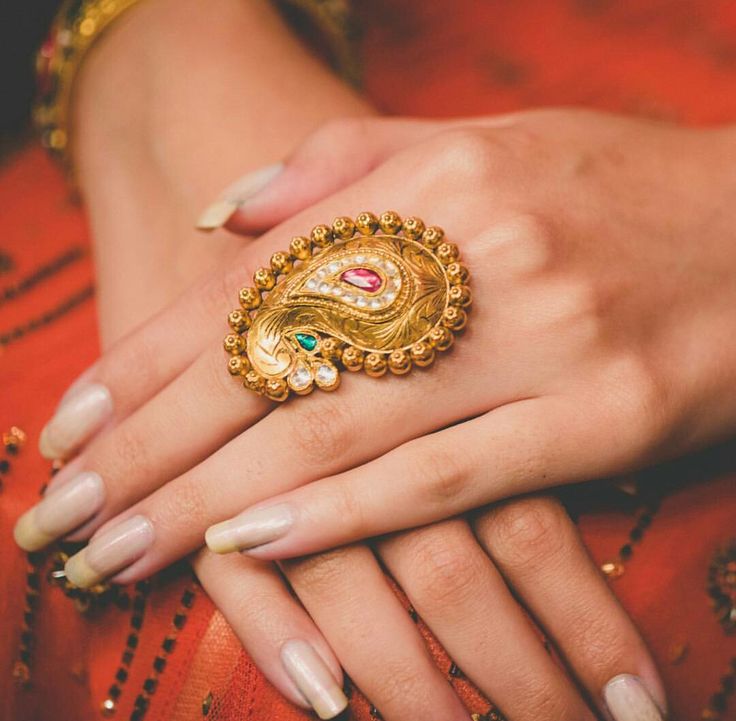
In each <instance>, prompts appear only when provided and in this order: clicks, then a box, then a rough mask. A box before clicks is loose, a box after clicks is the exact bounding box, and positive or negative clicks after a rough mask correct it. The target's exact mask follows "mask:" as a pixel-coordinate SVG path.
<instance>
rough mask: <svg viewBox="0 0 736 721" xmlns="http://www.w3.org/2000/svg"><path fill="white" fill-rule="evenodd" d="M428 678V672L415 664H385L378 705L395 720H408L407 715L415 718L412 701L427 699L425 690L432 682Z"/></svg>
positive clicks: (377, 699)
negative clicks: (429, 682)
mask: <svg viewBox="0 0 736 721" xmlns="http://www.w3.org/2000/svg"><path fill="white" fill-rule="evenodd" d="M426 676H427V674H426V671H425V670H424V669H422V668H418V667H416V666H414V664H406V663H397V662H395V661H394V662H392V661H389V662H387V663H385V664H384V666H383V667H382V668H381V686H380V692H379V693H380V698H379V697H378V696H377V697H376V705H377V706H378V707H379V708H380V709H381V711H382V712H383V713H385V714H387V715H389V716H390V717H391V716H393V718H407V713H409V715H410V716H413V714H412V713H411V711H412V710H413V707H414V704H412V703H411V700H412V699H418V698H423V697H425V692H424V690H423V689H425V688H426V686H427V683H428V681H430V679H428V678H427V677H426ZM392 712H393V714H392Z"/></svg>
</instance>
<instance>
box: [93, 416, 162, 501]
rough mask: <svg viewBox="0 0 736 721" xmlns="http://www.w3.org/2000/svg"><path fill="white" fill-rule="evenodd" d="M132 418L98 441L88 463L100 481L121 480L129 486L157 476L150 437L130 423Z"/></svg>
mask: <svg viewBox="0 0 736 721" xmlns="http://www.w3.org/2000/svg"><path fill="white" fill-rule="evenodd" d="M134 419H135V416H133V417H131V418H130V419H128V420H127V421H123V423H121V424H120V425H119V426H118V427H117V428H115V430H114V431H113V432H112V433H111V434H110V435H109V436H107V437H105V438H104V440H103V441H102V444H101V446H100V447H99V449H98V450H97V451H96V452H95V454H94V458H93V459H92V460H91V463H92V464H93V465H94V467H95V468H97V469H98V470H99V472H100V473H101V474H102V477H103V478H106V479H108V480H111V479H114V478H125V479H126V485H127V486H130V485H131V484H135V483H136V482H137V481H140V480H142V479H147V478H149V477H150V476H151V475H153V474H155V475H158V473H157V472H156V467H155V466H156V464H155V463H154V460H153V458H152V452H151V445H150V436H149V435H147V434H145V433H142V432H141V431H140V430H139V429H138V428H137V427H136V424H135V423H134Z"/></svg>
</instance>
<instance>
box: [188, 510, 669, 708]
mask: <svg viewBox="0 0 736 721" xmlns="http://www.w3.org/2000/svg"><path fill="white" fill-rule="evenodd" d="M472 526H473V527H471V526H470V525H469V524H468V523H466V522H465V521H462V520H453V521H445V522H443V523H440V524H435V525H432V526H428V527H426V528H422V529H419V530H413V531H408V532H405V533H402V534H398V535H396V536H393V537H390V538H386V539H383V540H381V541H380V542H379V543H377V544H376V545H375V548H374V549H373V550H374V552H375V553H376V555H377V556H378V558H379V559H380V560H381V562H382V563H383V564H384V566H385V567H386V568H387V569H388V571H389V572H390V573H391V575H392V576H393V578H394V579H395V580H396V581H397V583H398V584H399V585H400V586H401V588H402V589H403V590H404V592H405V593H406V595H407V596H408V598H409V601H410V602H411V604H412V606H413V608H414V609H415V610H416V611H417V612H418V614H419V616H420V617H421V618H422V620H423V621H424V623H425V624H426V625H427V626H428V627H429V629H430V630H431V631H432V632H433V633H434V635H435V637H436V638H437V639H438V640H439V641H440V642H441V644H442V645H443V646H444V648H445V649H446V650H447V651H448V653H449V654H450V656H451V657H452V659H453V660H454V661H455V662H456V663H457V664H458V665H459V667H460V668H461V669H462V671H463V673H464V674H465V675H466V676H467V677H468V678H469V679H470V680H471V681H472V682H473V683H474V684H475V685H476V687H477V688H479V689H480V690H481V691H482V692H483V693H484V694H485V695H486V696H487V697H488V698H489V699H491V701H492V702H493V704H494V705H495V706H496V707H498V708H499V709H500V710H501V711H502V713H503V715H504V718H506V719H508V721H537V720H538V719H542V718H543V719H547V720H549V721H557V720H559V721H571V720H572V719H576V720H578V719H579V720H580V721H582V720H583V719H585V720H586V721H588V720H589V721H593V719H594V718H595V717H596V712H603V713H605V711H606V710H608V712H609V714H610V715H611V717H612V718H614V719H616V721H634V719H644V718H646V719H651V720H652V721H655V720H656V719H661V718H663V714H664V712H663V711H660V709H664V708H665V700H664V694H663V691H662V688H661V685H660V682H659V680H658V676H657V673H656V670H655V668H654V665H653V663H652V660H651V658H650V656H649V654H648V652H647V650H646V647H645V646H644V643H643V642H642V640H641V638H640V637H639V635H638V633H637V632H636V630H635V629H634V627H633V626H632V624H631V621H630V620H629V619H628V617H627V616H626V614H625V612H624V611H623V610H622V609H621V607H620V606H619V605H618V603H617V602H616V600H615V599H614V597H613V595H612V593H611V591H610V589H609V587H608V585H607V583H606V581H605V580H604V578H603V576H602V574H601V573H600V572H599V570H598V569H597V568H596V566H595V565H594V564H593V563H592V561H591V560H590V558H589V557H588V555H587V553H586V551H585V549H584V548H583V546H582V544H581V542H580V539H579V536H578V534H577V530H576V529H575V526H574V525H573V523H572V522H571V521H570V519H569V518H568V516H567V514H566V513H565V511H564V509H563V508H562V507H561V506H560V504H559V503H557V502H556V501H554V500H552V499H549V498H531V497H530V498H525V499H521V500H512V501H509V502H507V503H504V504H499V505H498V506H496V507H495V508H494V509H493V510H491V511H489V512H485V513H484V514H482V516H481V517H480V518H478V519H477V521H475V522H474V523H473V524H472ZM194 566H195V570H196V572H197V575H198V577H199V578H200V580H201V581H202V583H203V585H204V586H205V588H206V589H207V590H208V593H209V594H210V596H211V597H212V599H213V600H214V601H215V603H216V604H217V606H218V607H219V609H220V610H221V611H222V612H223V613H224V615H225V617H226V618H227V620H228V621H229V622H230V624H231V625H232V627H233V629H234V630H235V633H236V634H237V635H238V637H239V639H240V640H241V641H242V643H243V645H244V647H245V648H246V650H247V651H248V653H249V654H250V655H251V657H252V658H253V660H254V661H255V662H256V664H257V665H258V666H259V667H260V668H261V669H262V670H263V672H264V673H265V674H266V676H268V678H269V679H270V680H271V681H272V683H274V685H275V686H276V687H277V688H278V689H279V690H281V691H282V692H283V693H284V694H285V695H286V696H287V698H289V699H291V700H292V701H293V702H294V703H297V704H299V705H306V703H308V704H310V705H311V706H312V707H313V708H314V709H315V710H316V711H317V712H318V713H319V715H320V716H321V717H322V718H330V717H332V716H334V715H335V714H336V713H338V712H339V711H340V710H342V708H343V707H344V705H345V704H346V703H347V701H346V699H345V696H344V694H343V692H342V691H341V686H342V684H343V679H342V672H341V669H340V663H342V666H343V667H344V668H345V669H346V671H347V672H348V673H349V675H350V677H351V679H352V680H353V681H354V682H355V683H356V684H357V686H358V687H359V688H360V689H361V690H362V691H363V692H364V693H365V695H366V696H367V697H368V698H369V700H370V701H371V703H372V704H373V705H375V706H376V707H377V708H378V709H379V710H380V712H381V714H382V716H383V718H384V719H386V720H387V721H401V720H403V719H407V718H421V719H424V720H426V721H434V720H437V721H440V720H444V721H447V720H449V719H452V720H455V719H457V720H458V721H459V720H460V719H465V721H468V718H469V716H468V712H467V711H466V710H465V709H464V707H463V705H462V704H461V703H460V701H459V700H458V698H457V696H456V695H455V693H454V691H453V688H452V686H451V685H450V684H448V683H447V681H448V680H449V678H450V677H449V667H448V669H439V670H438V669H437V667H436V666H435V664H434V663H433V662H432V660H431V659H430V657H429V655H428V654H427V651H426V648H425V645H424V643H423V641H422V638H421V636H420V633H419V631H418V629H417V628H416V627H415V624H414V623H413V622H412V620H411V618H410V616H409V614H408V613H407V612H406V610H405V608H404V607H403V606H402V604H401V603H400V602H399V600H398V598H397V596H396V594H395V593H394V592H393V590H392V589H391V587H390V586H389V583H388V582H387V580H386V578H385V576H384V573H383V570H382V569H381V567H380V566H379V564H378V562H377V560H376V558H375V557H374V555H373V554H372V553H371V550H370V549H369V548H367V547H366V546H364V545H352V546H346V547H343V548H341V549H338V550H335V551H330V552H328V553H325V554H320V555H317V556H311V557H308V558H304V559H298V560H293V561H288V562H286V563H284V564H282V567H281V570H282V572H283V574H284V575H285V576H286V578H287V579H288V581H289V583H290V584H291V586H292V588H293V589H294V591H296V593H297V595H298V597H299V599H300V601H301V602H302V603H303V604H304V608H306V612H305V610H304V608H303V607H302V606H301V605H300V604H299V602H297V601H296V600H295V599H294V598H293V596H292V595H291V594H290V593H289V591H288V590H287V588H286V587H285V586H284V583H283V580H282V578H281V576H280V574H279V573H278V571H277V570H276V569H275V567H273V566H272V565H271V564H267V563H263V562H261V561H258V560H256V559H251V558H248V557H247V556H243V555H241V554H229V555H225V556H218V555H215V554H213V553H211V552H208V551H206V550H205V551H202V552H201V553H199V554H198V555H197V557H196V559H195V562H194ZM520 604H522V605H520ZM307 614H309V615H307ZM527 614H531V616H532V617H533V618H534V619H535V621H536V622H537V624H538V625H539V627H541V628H542V629H543V630H544V633H545V634H546V636H547V637H548V639H549V640H550V642H551V643H552V644H553V645H554V648H555V652H556V654H557V655H559V656H560V657H561V658H562V659H564V662H565V665H566V668H567V669H568V673H569V675H568V673H565V671H563V667H562V665H560V664H559V663H558V662H557V661H555V659H554V657H553V656H552V655H550V652H549V650H548V649H546V648H545V647H544V646H543V644H542V642H541V639H540V637H539V633H538V631H537V630H535V629H534V628H533V626H532V624H531V623H530V622H529V616H528V615H527ZM315 624H316V625H315ZM317 627H318V628H317ZM323 634H324V635H323ZM333 650H334V655H333ZM335 655H336V656H337V658H336V657H335ZM337 659H339V661H340V662H338V660H337ZM586 699H587V700H588V701H589V702H590V703H591V706H590V707H589V706H588V703H587V702H586ZM653 699H656V702H655V701H654V700H653ZM305 702H306V703H305Z"/></svg>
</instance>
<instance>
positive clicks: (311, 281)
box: [307, 278, 317, 290]
mask: <svg viewBox="0 0 736 721" xmlns="http://www.w3.org/2000/svg"><path fill="white" fill-rule="evenodd" d="M307 288H309V290H315V289H316V288H317V280H316V278H310V279H309V280H308V281H307Z"/></svg>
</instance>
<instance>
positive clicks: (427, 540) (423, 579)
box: [407, 533, 485, 609]
mask: <svg viewBox="0 0 736 721" xmlns="http://www.w3.org/2000/svg"><path fill="white" fill-rule="evenodd" d="M412 546H413V547H412V558H413V560H414V569H415V570H414V577H413V579H412V580H411V584H407V586H408V588H407V591H408V592H409V594H410V596H411V597H412V599H413V600H414V603H415V605H416V606H417V607H418V608H422V607H425V606H426V607H428V608H438V609H443V608H447V607H448V606H457V605H463V604H464V603H465V602H466V601H467V600H468V599H469V598H470V597H471V596H472V595H473V594H474V593H475V588H477V583H478V579H479V577H480V576H481V575H482V574H483V573H484V572H485V569H484V567H483V563H482V557H481V556H480V555H479V554H477V553H475V552H474V550H475V549H473V548H472V547H471V548H468V547H467V545H464V544H461V543H458V542H452V540H451V541H450V542H449V543H448V542H447V541H446V540H445V541H444V542H438V539H437V537H436V535H435V534H431V533H430V534H421V533H420V535H419V536H418V538H416V539H415V540H414V542H413V544H412Z"/></svg>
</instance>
